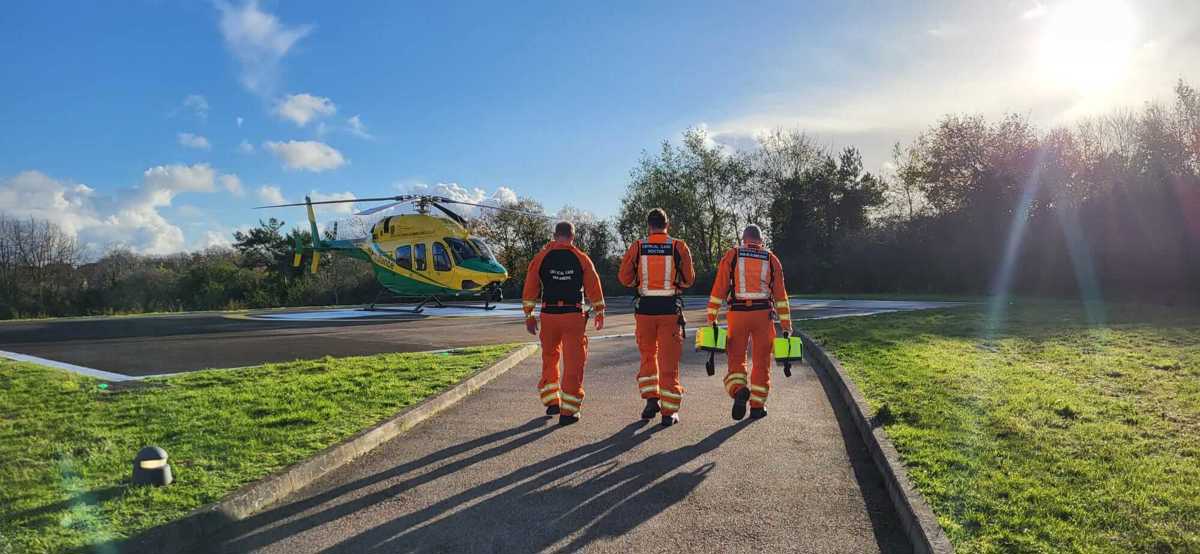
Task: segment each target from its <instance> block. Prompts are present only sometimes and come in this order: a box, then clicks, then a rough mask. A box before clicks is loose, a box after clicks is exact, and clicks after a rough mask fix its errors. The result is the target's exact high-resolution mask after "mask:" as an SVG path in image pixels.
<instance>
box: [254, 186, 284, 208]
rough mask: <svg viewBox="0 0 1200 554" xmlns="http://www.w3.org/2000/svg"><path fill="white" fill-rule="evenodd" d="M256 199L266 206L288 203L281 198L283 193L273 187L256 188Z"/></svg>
mask: <svg viewBox="0 0 1200 554" xmlns="http://www.w3.org/2000/svg"><path fill="white" fill-rule="evenodd" d="M258 199H259V200H262V201H263V202H264V203H266V204H287V203H288V201H287V199H286V198H284V197H283V192H281V191H280V190H279V187H277V186H275V185H263V186H261V187H258Z"/></svg>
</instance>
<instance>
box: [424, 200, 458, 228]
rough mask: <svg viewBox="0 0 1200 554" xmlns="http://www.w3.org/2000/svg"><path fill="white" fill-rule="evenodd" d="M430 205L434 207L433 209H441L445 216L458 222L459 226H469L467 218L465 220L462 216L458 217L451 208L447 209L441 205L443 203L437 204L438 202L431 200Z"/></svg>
mask: <svg viewBox="0 0 1200 554" xmlns="http://www.w3.org/2000/svg"><path fill="white" fill-rule="evenodd" d="M429 205H430V206H433V207H435V208H437V209H439V210H441V211H442V213H444V214H446V215H447V216H449V217H450V219H453V220H454V221H456V222H457V223H458V224H459V225H463V226H466V224H467V220H466V218H464V217H463V216H461V215H458V214H457V213H455V212H454V211H453V210H451V209H450V208H447V207H445V206H443V205H441V203H439V202H437V201H436V200H431V201H430V202H429Z"/></svg>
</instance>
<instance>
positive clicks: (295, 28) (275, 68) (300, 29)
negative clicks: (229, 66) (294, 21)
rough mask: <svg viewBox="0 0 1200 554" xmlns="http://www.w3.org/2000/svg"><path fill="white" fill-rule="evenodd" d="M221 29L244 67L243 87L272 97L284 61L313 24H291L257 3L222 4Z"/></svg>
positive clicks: (230, 47)
mask: <svg viewBox="0 0 1200 554" xmlns="http://www.w3.org/2000/svg"><path fill="white" fill-rule="evenodd" d="M217 9H218V10H220V12H221V20H220V23H219V27H220V30H221V36H222V37H223V38H224V39H225V47H226V48H228V49H229V51H230V52H231V53H232V54H233V56H234V58H236V59H237V61H238V63H240V64H241V70H242V71H241V80H242V85H244V86H245V87H246V88H247V89H249V90H250V91H251V92H253V93H255V94H259V95H261V96H271V95H272V94H273V92H274V91H275V88H276V87H277V86H278V83H279V76H280V62H281V61H282V60H283V57H284V56H286V55H287V53H288V51H289V50H291V49H292V47H293V46H295V45H296V42H297V41H299V40H300V39H302V38H304V37H305V36H306V35H308V33H309V32H311V31H312V29H313V26H312V25H287V24H284V23H282V22H280V21H279V18H277V17H275V15H273V14H270V13H267V12H265V11H263V10H261V9H259V6H258V2H257V1H256V0H246V1H245V2H244V3H242V4H241V5H239V6H235V5H232V4H230V3H228V2H225V1H218V3H217Z"/></svg>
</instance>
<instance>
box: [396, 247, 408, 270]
mask: <svg viewBox="0 0 1200 554" xmlns="http://www.w3.org/2000/svg"><path fill="white" fill-rule="evenodd" d="M396 265H398V266H400V267H403V268H404V269H412V246H410V245H407V244H406V245H404V246H401V247H400V248H397V249H396Z"/></svg>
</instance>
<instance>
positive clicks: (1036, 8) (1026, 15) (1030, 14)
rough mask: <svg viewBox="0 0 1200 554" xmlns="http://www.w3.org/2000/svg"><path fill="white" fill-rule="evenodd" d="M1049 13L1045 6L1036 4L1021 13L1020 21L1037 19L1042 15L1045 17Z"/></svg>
mask: <svg viewBox="0 0 1200 554" xmlns="http://www.w3.org/2000/svg"><path fill="white" fill-rule="evenodd" d="M1049 11H1050V10H1048V9H1046V5H1045V4H1043V3H1041V2H1037V3H1035V4H1034V5H1033V7H1032V8H1029V9H1028V10H1025V11H1024V12H1021V19H1037V18H1039V17H1042V16H1043V15H1046V14H1047V13H1048V12H1049Z"/></svg>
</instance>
